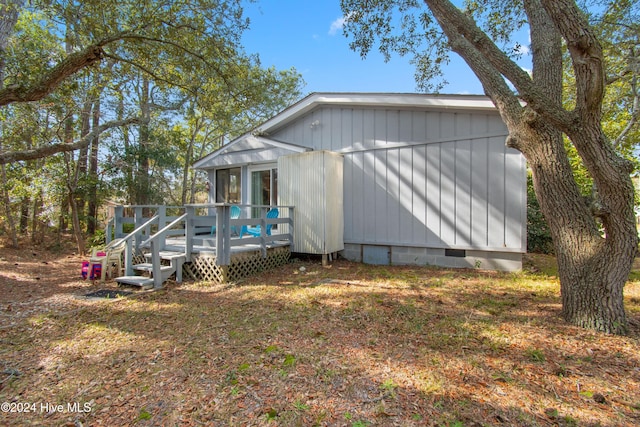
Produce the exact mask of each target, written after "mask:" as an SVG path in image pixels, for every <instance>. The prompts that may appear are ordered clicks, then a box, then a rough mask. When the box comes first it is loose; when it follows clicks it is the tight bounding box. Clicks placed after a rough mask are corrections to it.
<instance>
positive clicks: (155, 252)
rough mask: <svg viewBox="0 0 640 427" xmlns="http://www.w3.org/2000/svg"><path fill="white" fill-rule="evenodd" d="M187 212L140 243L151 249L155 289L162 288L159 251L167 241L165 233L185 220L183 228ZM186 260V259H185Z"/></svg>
mask: <svg viewBox="0 0 640 427" xmlns="http://www.w3.org/2000/svg"><path fill="white" fill-rule="evenodd" d="M188 217H189V213H188V212H186V213H184V214H182V215H181V216H179V217H178V218H176V219H174V220H173V221H172V222H171V223H169V224H167V225H166V226H165V227H164V228H162V229H161V230H158V232H157V233H155V234H154V235H153V236H151V237H149V238H148V239H147V240H145V241H144V242H142V243H141V244H140V246H141V247H146V246H147V245H148V246H149V248H150V250H151V273H152V275H153V287H154V288H155V289H160V288H162V281H163V280H162V265H161V264H162V263H161V261H160V251H161V250H162V249H164V248H165V246H166V244H167V243H166V242H167V233H168V232H169V230H171V229H172V228H173V227H175V226H176V225H178V224H179V223H180V222H182V221H185V229H186V228H187V227H186V223H187V218H188ZM185 255H186V254H185ZM187 261H188V259H187Z"/></svg>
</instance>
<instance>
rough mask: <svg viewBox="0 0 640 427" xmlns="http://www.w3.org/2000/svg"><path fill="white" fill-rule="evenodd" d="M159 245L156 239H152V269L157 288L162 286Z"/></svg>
mask: <svg viewBox="0 0 640 427" xmlns="http://www.w3.org/2000/svg"><path fill="white" fill-rule="evenodd" d="M158 246H159V245H158V244H157V243H156V242H155V241H154V240H152V241H151V270H152V274H153V287H154V288H155V289H160V288H162V266H161V265H160V248H159V247H158Z"/></svg>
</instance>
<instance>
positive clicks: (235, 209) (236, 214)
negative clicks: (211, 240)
mask: <svg viewBox="0 0 640 427" xmlns="http://www.w3.org/2000/svg"><path fill="white" fill-rule="evenodd" d="M240 213H241V210H240V207H239V206H235V205H234V206H231V219H238V218H240ZM231 232H232V233H236V234H238V230H237V229H236V226H235V225H233V226H231ZM214 234H216V226H215V225H214V226H213V227H211V235H212V236H213V235H214Z"/></svg>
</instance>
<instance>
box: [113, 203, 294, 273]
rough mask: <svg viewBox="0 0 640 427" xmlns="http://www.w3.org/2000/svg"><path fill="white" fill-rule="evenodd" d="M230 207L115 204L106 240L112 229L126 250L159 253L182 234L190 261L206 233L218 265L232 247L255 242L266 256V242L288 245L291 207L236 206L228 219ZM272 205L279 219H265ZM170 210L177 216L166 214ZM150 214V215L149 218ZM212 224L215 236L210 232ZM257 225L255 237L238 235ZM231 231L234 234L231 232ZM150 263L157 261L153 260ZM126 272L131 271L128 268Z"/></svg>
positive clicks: (224, 262) (228, 258) (226, 260)
mask: <svg viewBox="0 0 640 427" xmlns="http://www.w3.org/2000/svg"><path fill="white" fill-rule="evenodd" d="M232 206H233V205H230V204H225V203H216V204H191V205H186V206H163V205H145V206H116V207H115V209H114V217H113V218H110V219H109V221H108V222H107V241H109V240H110V238H111V235H112V232H111V229H113V236H114V238H126V239H127V241H129V242H130V243H129V246H130V249H128V251H129V250H130V251H132V252H133V251H135V252H136V253H139V252H140V250H141V249H142V247H143V245H145V246H149V245H153V252H158V251H161V250H163V249H164V248H165V247H166V244H167V243H166V240H167V238H170V237H184V239H185V256H186V260H187V261H189V260H190V258H191V254H192V253H193V248H194V240H195V239H196V237H200V236H207V235H209V236H210V238H211V239H214V240H215V247H216V264H218V265H229V263H230V262H231V251H232V247H238V246H249V245H257V246H258V247H259V249H260V251H261V252H262V254H263V256H266V253H267V247H268V245H269V244H271V243H274V242H276V241H278V242H287V243H288V244H291V243H292V242H293V230H294V227H293V209H294V207H293V206H266V205H235V206H238V207H240V209H241V212H242V214H241V215H240V218H237V219H236V218H231V207H232ZM274 207H276V208H278V210H279V212H280V214H279V216H278V218H267V217H266V213H267V211H268V210H269V209H271V208H274ZM181 211H182V212H181ZM173 212H176V213H179V214H180V215H168V213H173ZM150 215H153V217H152V220H150V218H149V216H150ZM125 224H134V226H135V228H134V230H133V231H132V232H130V233H126V231H125ZM180 224H183V226H180ZM267 225H272V230H273V231H272V234H271V235H267V234H266V230H267ZM214 226H215V227H216V228H215V230H216V233H215V237H214V236H213V235H212V234H213V233H212V232H211V230H212V227H214ZM256 226H260V231H261V233H260V235H259V236H258V237H253V236H248V235H245V236H242V237H241V236H240V234H242V233H240V230H242V229H243V227H256ZM233 230H235V231H237V233H232V231H233ZM130 253H131V252H130ZM129 259H131V258H129ZM158 263H159V261H158ZM153 264H154V265H155V264H156V260H155V259H154V260H153ZM125 265H126V264H125ZM127 267H130V266H127ZM127 274H130V272H129V268H127Z"/></svg>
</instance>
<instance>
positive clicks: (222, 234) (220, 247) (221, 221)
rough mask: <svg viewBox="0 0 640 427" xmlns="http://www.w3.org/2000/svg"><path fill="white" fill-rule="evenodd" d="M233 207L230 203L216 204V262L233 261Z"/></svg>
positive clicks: (225, 262)
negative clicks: (230, 221)
mask: <svg viewBox="0 0 640 427" xmlns="http://www.w3.org/2000/svg"><path fill="white" fill-rule="evenodd" d="M230 218H231V208H230V206H229V205H226V204H224V205H222V204H221V205H217V206H216V264H218V265H229V264H230V263H231V241H230V240H231V227H230V226H229V220H230Z"/></svg>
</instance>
